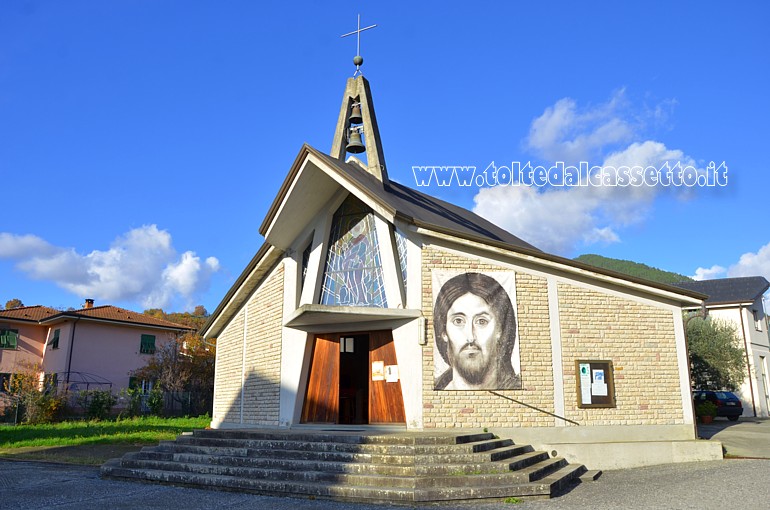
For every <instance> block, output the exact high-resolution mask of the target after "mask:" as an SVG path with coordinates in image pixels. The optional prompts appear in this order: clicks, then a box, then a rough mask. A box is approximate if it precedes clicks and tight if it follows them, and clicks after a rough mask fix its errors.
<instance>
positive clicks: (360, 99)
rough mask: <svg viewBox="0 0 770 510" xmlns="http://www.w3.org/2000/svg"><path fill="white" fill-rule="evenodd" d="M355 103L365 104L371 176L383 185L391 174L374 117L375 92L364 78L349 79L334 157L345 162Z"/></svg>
mask: <svg viewBox="0 0 770 510" xmlns="http://www.w3.org/2000/svg"><path fill="white" fill-rule="evenodd" d="M354 103H361V117H362V119H363V122H362V123H361V126H363V135H364V136H363V140H364V144H365V145H366V162H367V169H368V170H369V173H371V174H372V175H374V176H375V177H377V179H379V180H380V181H382V182H383V184H386V183H387V182H388V172H387V170H386V167H385V154H384V152H383V151H382V141H381V140H380V130H379V128H378V127H377V117H376V116H375V114H374V103H372V92H371V89H370V88H369V82H368V81H367V80H366V78H364V77H363V76H362V75H358V76H356V77H355V78H348V82H347V84H346V85H345V94H343V96H342V107H341V108H340V116H339V119H338V120H337V129H336V130H335V131H334V142H332V150H331V152H330V155H331V156H332V157H335V158H337V159H339V160H342V161H344V160H345V153H346V151H345V148H346V147H347V143H348V134H349V132H350V122H349V119H350V113H351V108H352V107H353V104H354Z"/></svg>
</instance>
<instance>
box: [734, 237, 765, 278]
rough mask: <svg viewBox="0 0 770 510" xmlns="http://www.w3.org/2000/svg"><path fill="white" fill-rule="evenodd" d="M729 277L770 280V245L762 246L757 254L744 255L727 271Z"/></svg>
mask: <svg viewBox="0 0 770 510" xmlns="http://www.w3.org/2000/svg"><path fill="white" fill-rule="evenodd" d="M727 276H730V277H734V276H764V277H765V278H767V279H768V280H770V243H767V244H766V245H764V246H762V247H761V248H760V249H759V250H758V251H757V252H756V253H751V252H749V253H744V254H743V255H741V258H740V259H738V263H736V264H733V265H732V266H730V267H729V268H728V270H727Z"/></svg>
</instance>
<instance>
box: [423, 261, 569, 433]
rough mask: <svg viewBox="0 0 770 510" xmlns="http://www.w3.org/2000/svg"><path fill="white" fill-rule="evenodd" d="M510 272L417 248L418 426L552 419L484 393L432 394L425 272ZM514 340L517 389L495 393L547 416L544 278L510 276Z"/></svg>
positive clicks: (549, 382) (429, 292)
mask: <svg viewBox="0 0 770 510" xmlns="http://www.w3.org/2000/svg"><path fill="white" fill-rule="evenodd" d="M434 269H435V270H440V271H455V270H456V271H457V272H458V273H459V272H464V271H473V272H479V273H492V272H497V271H505V272H513V270H512V269H510V268H505V267H500V266H497V265H493V264H486V263H482V262H481V261H479V260H478V259H472V258H468V257H463V256H459V255H456V254H453V253H449V252H446V251H442V250H440V249H437V248H432V247H426V248H425V249H424V250H423V270H422V289H423V303H422V305H423V313H424V315H425V317H426V318H427V322H428V325H427V326H428V331H427V338H428V343H427V345H426V346H425V347H424V348H423V377H424V379H423V426H424V427H425V428H453V427H496V428H497V427H519V426H529V427H533V426H552V425H553V420H554V418H553V417H551V416H548V415H547V414H544V413H541V412H538V411H536V410H533V409H530V408H527V407H525V406H522V405H518V404H515V403H513V402H510V401H508V400H505V399H503V398H501V397H499V396H496V395H492V394H491V393H489V392H488V391H446V390H442V391H436V390H434V389H433V384H434V377H435V374H434V365H433V346H434V337H433V289H432V281H431V271H432V270H434ZM516 301H517V302H516V304H515V308H516V320H517V322H518V334H519V337H518V338H517V342H519V350H520V359H521V380H522V389H521V390H509V391H499V392H498V393H500V394H502V395H506V396H509V397H511V398H515V399H516V400H520V401H522V402H525V403H527V404H529V405H531V406H534V407H538V408H541V409H545V410H547V411H549V412H553V376H552V368H551V366H552V363H551V337H550V328H549V320H550V319H549V316H548V285H547V282H546V280H545V278H542V277H539V276H534V275H530V274H526V273H522V272H516Z"/></svg>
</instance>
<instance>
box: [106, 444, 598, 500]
mask: <svg viewBox="0 0 770 510" xmlns="http://www.w3.org/2000/svg"><path fill="white" fill-rule="evenodd" d="M585 473H586V469H585V467H583V466H582V465H570V464H568V463H567V462H566V461H565V460H564V459H562V458H559V457H554V458H550V457H549V455H548V454H547V453H545V452H536V451H534V449H533V448H532V447H531V446H528V445H515V444H514V443H513V441H511V440H510V439H497V438H495V437H494V436H493V435H492V434H487V433H483V434H470V435H450V434H425V433H400V434H392V435H368V434H365V433H361V432H358V433H356V432H309V431H275V430H273V431H266V430H262V431H258V430H196V431H195V432H193V433H192V434H184V435H181V436H179V437H178V438H177V440H176V441H165V442H161V443H160V444H159V445H158V446H155V447H147V448H143V449H142V450H141V451H140V452H135V453H128V454H126V455H125V456H123V457H122V458H121V459H113V460H110V461H108V462H107V463H105V464H104V465H103V466H102V469H101V474H102V476H104V477H109V478H120V479H134V480H142V481H149V482H159V483H169V484H175V485H187V486H195V487H200V488H211V489H225V490H239V491H248V492H255V493H260V494H272V495H292V496H300V497H317V498H330V499H342V500H350V501H361V502H371V503H374V502H385V503H391V504H411V503H415V502H441V501H463V500H465V501H467V500H478V499H500V498H507V497H511V496H514V497H534V498H549V497H551V496H553V495H555V494H557V493H559V492H560V491H562V490H564V489H565V488H566V487H568V486H569V485H571V484H573V483H577V482H578V481H579V479H580V477H581V475H582V476H583V478H584V479H585Z"/></svg>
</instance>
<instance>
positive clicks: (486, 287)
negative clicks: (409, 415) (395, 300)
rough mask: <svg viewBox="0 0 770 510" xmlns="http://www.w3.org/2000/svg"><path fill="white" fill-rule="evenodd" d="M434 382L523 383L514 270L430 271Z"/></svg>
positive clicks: (455, 385)
mask: <svg viewBox="0 0 770 510" xmlns="http://www.w3.org/2000/svg"><path fill="white" fill-rule="evenodd" d="M432 281H433V340H434V355H433V361H434V372H433V373H434V388H435V389H437V390H512V389H521V387H522V382H521V375H520V374H521V359H520V356H519V342H518V341H517V339H518V329H517V328H518V322H517V320H516V280H515V274H514V273H513V272H512V271H499V272H495V271H490V272H488V273H476V272H462V273H458V272H454V271H452V272H447V271H433V272H432Z"/></svg>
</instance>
